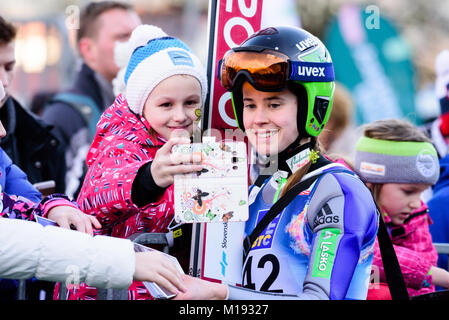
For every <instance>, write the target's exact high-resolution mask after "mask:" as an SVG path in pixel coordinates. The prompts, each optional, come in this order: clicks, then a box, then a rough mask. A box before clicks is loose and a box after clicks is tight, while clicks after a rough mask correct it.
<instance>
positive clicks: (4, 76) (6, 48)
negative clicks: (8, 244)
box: [0, 42, 16, 108]
mask: <svg viewBox="0 0 449 320" xmlns="http://www.w3.org/2000/svg"><path fill="white" fill-rule="evenodd" d="M15 63H16V59H15V56H14V42H9V43H7V44H0V81H1V83H2V84H3V87H4V88H5V94H6V95H5V97H4V98H3V99H1V100H0V108H1V107H2V106H3V104H4V103H5V101H6V99H7V98H8V95H9V91H10V89H11V83H12V80H13V76H14V72H13V71H14V65H15Z"/></svg>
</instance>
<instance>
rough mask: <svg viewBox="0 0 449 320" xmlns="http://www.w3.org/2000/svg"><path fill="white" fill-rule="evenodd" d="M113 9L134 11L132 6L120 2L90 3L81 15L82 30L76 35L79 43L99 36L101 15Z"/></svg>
mask: <svg viewBox="0 0 449 320" xmlns="http://www.w3.org/2000/svg"><path fill="white" fill-rule="evenodd" d="M112 9H122V10H133V7H132V6H131V5H130V4H127V3H124V2H118V1H101V2H92V3H89V4H88V5H87V6H86V7H85V8H84V9H83V10H82V11H81V14H80V28H79V30H78V32H77V34H76V40H77V42H79V41H80V39H82V38H84V37H89V38H94V37H95V36H96V35H97V30H98V28H97V22H98V18H99V17H100V15H101V14H103V13H104V12H106V11H109V10H112Z"/></svg>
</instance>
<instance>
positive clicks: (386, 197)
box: [379, 183, 430, 225]
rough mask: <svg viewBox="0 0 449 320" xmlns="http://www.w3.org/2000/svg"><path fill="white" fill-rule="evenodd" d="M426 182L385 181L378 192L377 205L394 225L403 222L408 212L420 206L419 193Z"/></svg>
mask: <svg viewBox="0 0 449 320" xmlns="http://www.w3.org/2000/svg"><path fill="white" fill-rule="evenodd" d="M428 187H430V185H428V184H422V183H421V184H408V183H407V184H401V183H386V184H384V185H382V187H381V189H380V193H379V206H380V207H381V208H382V210H383V211H385V212H386V213H387V214H388V215H389V217H390V218H391V222H392V223H393V224H395V225H400V224H403V223H404V221H405V219H407V218H408V217H409V216H410V214H411V213H412V212H413V211H415V210H416V209H419V207H420V206H421V193H422V192H423V191H424V190H426V189H427V188H428Z"/></svg>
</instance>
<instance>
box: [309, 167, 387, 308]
mask: <svg viewBox="0 0 449 320" xmlns="http://www.w3.org/2000/svg"><path fill="white" fill-rule="evenodd" d="M308 212H309V214H308V218H309V227H310V228H311V230H312V233H313V241H312V251H311V253H310V260H309V268H308V273H307V276H306V278H305V280H304V288H303V294H304V295H309V296H310V295H311V296H314V297H321V298H324V297H326V296H327V297H328V298H329V299H332V300H341V299H345V298H347V297H348V290H349V287H350V285H351V282H352V281H354V279H356V280H355V281H357V279H359V278H360V280H359V282H358V283H357V282H356V284H355V286H359V287H361V288H358V289H357V288H356V290H358V291H359V292H360V294H359V295H358V296H359V297H361V298H363V295H365V297H366V290H367V287H366V285H367V284H365V282H367V281H364V280H363V279H365V278H366V277H367V276H369V271H370V270H368V269H371V265H370V263H368V264H365V265H364V266H363V267H364V269H363V270H359V269H360V268H359V269H357V267H358V265H359V261H360V258H361V257H362V255H363V254H362V253H363V252H364V251H365V250H366V248H367V247H368V249H370V250H371V256H372V249H373V248H374V240H375V237H376V234H377V226H378V224H377V221H378V220H377V211H376V207H375V204H374V201H373V199H372V196H371V193H370V192H369V190H368V188H366V186H365V185H364V184H363V183H362V182H361V181H360V180H359V179H357V178H356V177H354V176H352V175H349V174H344V173H340V174H328V175H325V176H324V177H323V178H322V180H321V181H320V183H319V184H317V188H316V190H315V191H314V195H313V198H312V200H311V202H310V206H309V211H308ZM324 217H332V219H329V218H327V219H326V218H324ZM357 272H362V273H364V274H363V275H361V276H360V275H357V274H356V273H357ZM365 273H366V274H365ZM363 291H365V292H363ZM363 299H364V298H363Z"/></svg>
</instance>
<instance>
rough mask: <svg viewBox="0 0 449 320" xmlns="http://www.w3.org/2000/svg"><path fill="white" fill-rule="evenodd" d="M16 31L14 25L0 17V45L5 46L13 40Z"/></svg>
mask: <svg viewBox="0 0 449 320" xmlns="http://www.w3.org/2000/svg"><path fill="white" fill-rule="evenodd" d="M16 33H17V30H16V28H15V27H14V25H13V24H12V23H10V22H8V21H6V20H5V19H4V18H3V17H1V16H0V44H7V43H9V42H11V41H13V40H14V38H15V37H16Z"/></svg>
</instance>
